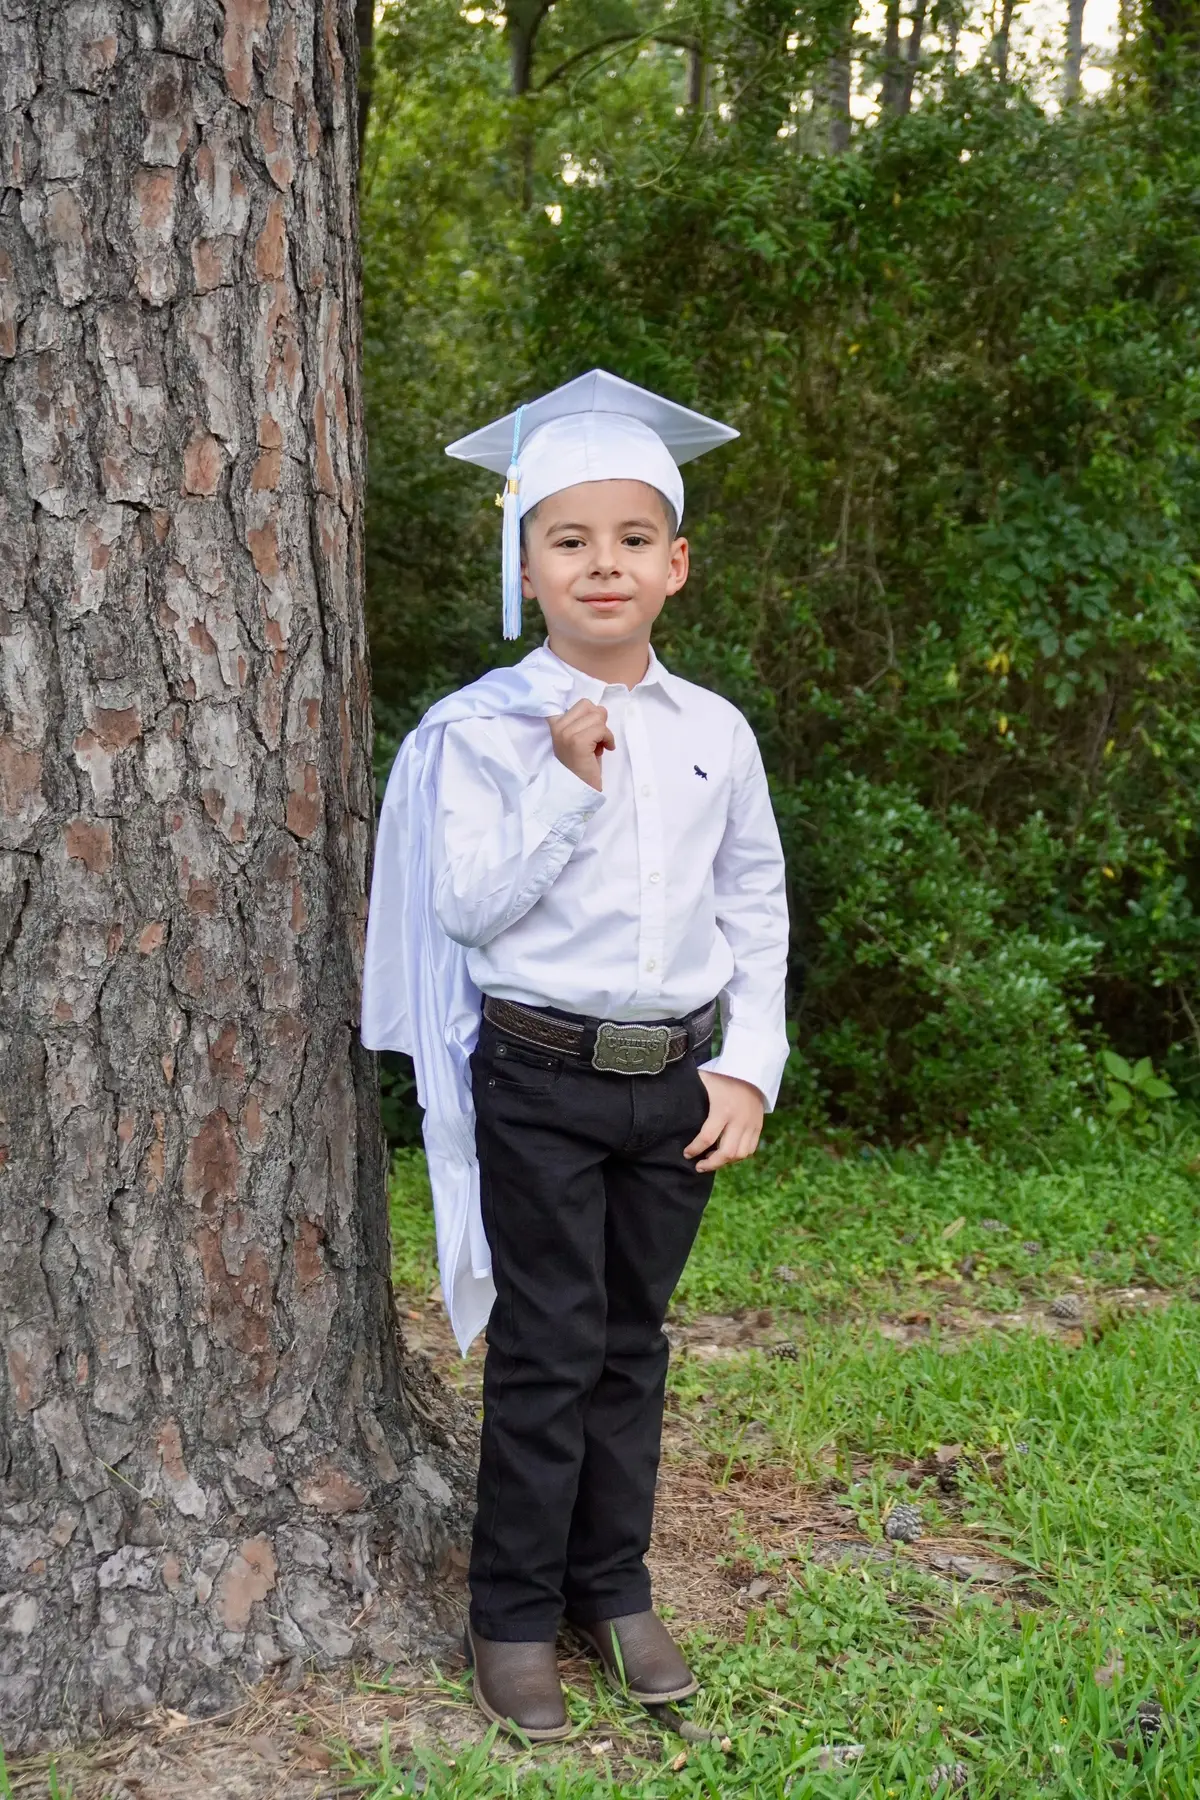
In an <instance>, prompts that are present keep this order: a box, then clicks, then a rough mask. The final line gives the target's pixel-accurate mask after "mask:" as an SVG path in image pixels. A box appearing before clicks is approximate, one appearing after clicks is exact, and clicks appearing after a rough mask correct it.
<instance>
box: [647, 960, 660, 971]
mask: <svg viewBox="0 0 1200 1800" xmlns="http://www.w3.org/2000/svg"><path fill="white" fill-rule="evenodd" d="M657 967H658V964H657V963H656V962H655V960H654V958H653V957H651V958H650V961H649V962H648V963H647V964H646V973H647V975H653V973H654V971H655V969H657Z"/></svg>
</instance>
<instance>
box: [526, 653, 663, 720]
mask: <svg viewBox="0 0 1200 1800" xmlns="http://www.w3.org/2000/svg"><path fill="white" fill-rule="evenodd" d="M525 660H526V662H530V663H534V664H535V665H536V664H537V663H538V662H543V663H546V664H549V665H550V667H551V668H554V669H558V670H565V671H566V672H567V674H568V675H569V676H570V677H571V681H572V685H573V688H574V692H575V696H576V698H577V699H580V700H591V701H592V702H593V703H594V704H595V705H597V706H598V705H599V704H600V702H601V700H602V699H603V697H604V691H605V685H606V684H605V683H604V682H603V681H600V680H598V679H597V677H596V676H595V675H585V674H584V672H583V670H582V669H575V668H572V667H571V665H570V663H565V662H564V661H563V660H562V658H561V656H555V654H554V652H553V650H551V648H550V646H549V644H542V645H540V646H539V648H538V649H536V650H533V651H531V652H530V654H529V656H527V657H526V658H525ZM682 685H683V684H682V683H681V681H680V680H679V677H678V676H677V675H672V673H671V671H670V670H669V669H668V668H666V667H665V666H664V665H663V664H662V663H661V662H660V661H659V659H658V657H657V656H656V655H655V654H654V646H653V644H651V646H650V666H649V668H648V669H647V670H646V673H645V674H644V675H643V677H642V679H641V680H640V681H639V682H638V684H637V688H636V690H635V692H637V693H642V692H643V691H644V690H648V689H652V690H653V691H654V692H656V693H660V694H661V695H662V696H663V699H664V700H667V701H669V702H670V704H671V705H672V706H674V707H676V708H681V707H682V706H683V695H682V693H681V692H680V689H681V687H682Z"/></svg>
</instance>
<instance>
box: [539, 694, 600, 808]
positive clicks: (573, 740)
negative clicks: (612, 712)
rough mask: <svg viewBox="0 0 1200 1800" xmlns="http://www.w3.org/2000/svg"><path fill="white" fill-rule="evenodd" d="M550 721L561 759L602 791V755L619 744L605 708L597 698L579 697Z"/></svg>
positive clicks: (581, 777) (574, 772)
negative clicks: (597, 703)
mask: <svg viewBox="0 0 1200 1800" xmlns="http://www.w3.org/2000/svg"><path fill="white" fill-rule="evenodd" d="M547 723H548V724H549V726H550V737H551V740H552V742H553V744H554V754H555V756H557V758H558V760H559V762H560V763H562V764H563V766H564V767H565V768H568V769H570V771H571V773H572V775H578V777H579V779H580V781H586V782H587V784H588V786H589V787H592V788H595V789H596V792H597V793H601V792H603V786H604V784H603V782H602V781H601V779H600V758H601V757H602V756H603V754H604V752H605V751H606V750H615V749H616V747H617V740H616V739H615V738H614V736H613V734H612V732H611V731H610V730H609V729H608V714H607V712H606V711H605V709H604V708H603V707H602V706H597V705H596V703H595V701H594V700H577V701H576V702H575V704H574V706H573V707H572V708H571V709H570V711H569V712H565V713H560V714H559V716H558V718H556V719H550V720H548V721H547Z"/></svg>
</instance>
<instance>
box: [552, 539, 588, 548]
mask: <svg viewBox="0 0 1200 1800" xmlns="http://www.w3.org/2000/svg"><path fill="white" fill-rule="evenodd" d="M582 545H583V539H582V538H581V537H563V538H556V539H555V541H554V548H555V549H556V550H578V549H580V548H581V547H582Z"/></svg>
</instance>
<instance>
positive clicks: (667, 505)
mask: <svg viewBox="0 0 1200 1800" xmlns="http://www.w3.org/2000/svg"><path fill="white" fill-rule="evenodd" d="M654 495H655V498H656V499H657V501H658V504H659V505H660V506H661V507H662V510H663V518H664V519H665V520H666V524H667V536H668V538H669V539H670V540H671V542H672V543H674V542H675V539H676V538H677V537H678V536H679V520H678V519H677V518H676V516H675V508H674V507H673V506H672V505H671V502H670V501H669V500H668V499H667V496H666V495H665V494H663V493H660V492H659V490H658V488H655V490H654ZM545 504H546V502H545V501H544V500H539V501H538V503H537V505H536V506H531V507H530V509H529V511H528V512H527V513H526V514H525V516H524V518H523V519H522V520H521V553H522V555H524V552H525V527H526V525H527V524H528V523H529V521H530V519H536V518H537V516H538V513H539V512H540V511H541V509H542V507H543V506H544V505H545Z"/></svg>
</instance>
